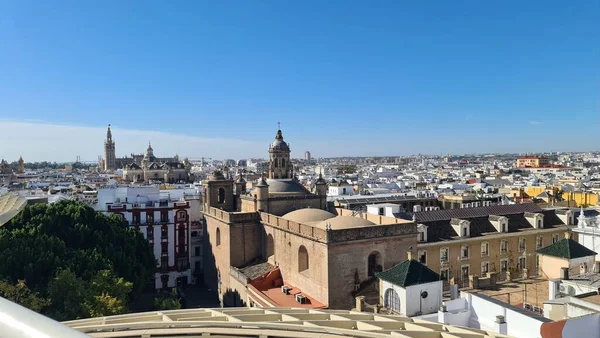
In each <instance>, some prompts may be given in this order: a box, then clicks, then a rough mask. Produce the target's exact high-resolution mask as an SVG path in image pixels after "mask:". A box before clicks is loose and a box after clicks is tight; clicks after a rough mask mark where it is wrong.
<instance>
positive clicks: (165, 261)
mask: <svg viewBox="0 0 600 338" xmlns="http://www.w3.org/2000/svg"><path fill="white" fill-rule="evenodd" d="M160 268H161V269H162V270H163V271H167V270H169V256H163V257H161V258H160Z"/></svg>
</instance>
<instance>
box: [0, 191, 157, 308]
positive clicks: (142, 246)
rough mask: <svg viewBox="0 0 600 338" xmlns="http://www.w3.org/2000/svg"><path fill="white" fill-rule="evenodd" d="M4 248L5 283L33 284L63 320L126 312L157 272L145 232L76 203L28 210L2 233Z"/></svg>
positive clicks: (0, 271) (0, 253)
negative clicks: (144, 235)
mask: <svg viewBox="0 0 600 338" xmlns="http://www.w3.org/2000/svg"><path fill="white" fill-rule="evenodd" d="M0 248H2V250H0V261H1V262H2V264H0V279H2V278H4V279H6V280H7V281H8V282H9V283H12V284H16V283H17V281H18V280H27V284H28V286H29V287H30V288H31V290H33V291H34V292H37V293H39V294H40V295H41V296H42V297H44V298H47V299H48V300H49V306H47V307H46V308H45V309H44V310H42V313H44V314H46V315H49V316H51V317H53V318H55V319H59V320H68V319H75V318H84V317H87V316H90V315H102V314H115V313H123V312H126V311H127V304H128V303H129V302H130V301H132V300H135V299H136V297H137V296H139V294H140V293H141V291H142V290H143V288H144V286H145V285H146V283H147V281H148V280H149V279H150V278H151V277H152V275H153V273H154V269H155V267H156V260H155V258H154V254H153V252H152V250H151V248H150V247H149V246H148V242H147V241H146V240H145V239H144V237H143V235H142V234H141V233H140V232H139V231H136V230H135V229H133V228H132V227H130V226H129V225H128V224H127V223H126V222H125V221H124V220H122V219H120V218H118V217H108V216H106V215H103V214H101V213H97V212H95V211H94V210H93V209H92V208H90V207H89V206H87V205H85V204H83V203H80V202H76V201H61V202H58V203H55V204H50V205H46V204H35V205H30V206H27V207H26V208H25V209H24V210H23V211H22V212H21V213H19V215H17V216H16V217H14V218H13V219H12V220H11V221H10V222H9V223H7V224H6V225H5V226H4V227H2V228H0Z"/></svg>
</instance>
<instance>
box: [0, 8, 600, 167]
mask: <svg viewBox="0 0 600 338" xmlns="http://www.w3.org/2000/svg"><path fill="white" fill-rule="evenodd" d="M599 17H600V1H597V0H596V1H574V2H565V1H539V2H538V1H496V2H494V1H460V2H459V1H414V2H412V3H411V2H408V1H362V2H359V1H296V2H292V1H276V0H273V1H258V0H256V1H246V0H244V1H242V0H240V1H213V2H208V1H108V0H106V1H10V2H9V1H2V0H0V135H1V134H5V136H4V137H2V136H0V142H3V144H6V143H5V142H7V141H8V142H10V140H9V139H7V138H8V136H6V134H7V133H9V132H12V133H15V132H18V133H19V134H20V135H31V134H34V133H42V134H43V135H45V136H43V135H42V136H39V137H36V138H35V139H36V142H33V141H31V140H29V139H28V138H27V137H25V138H26V139H27V140H20V141H19V143H16V142H15V143H14V144H12V147H10V149H2V150H0V156H3V157H7V158H11V157H14V156H16V155H17V154H26V155H27V156H29V157H30V158H32V159H53V158H56V159H57V160H62V159H63V158H65V159H71V158H74V156H75V154H74V152H78V153H79V154H80V155H82V157H84V158H92V159H94V158H96V156H97V155H99V154H101V152H102V138H103V134H104V132H103V130H104V129H105V126H106V124H108V123H112V124H113V125H114V126H116V128H118V129H120V130H122V131H121V134H120V136H121V138H119V134H117V135H115V137H116V138H117V139H118V140H119V141H120V142H119V143H117V153H118V154H126V153H129V152H132V151H135V152H141V151H143V150H144V149H145V146H146V143H147V138H152V137H157V135H160V137H161V140H159V139H156V140H153V144H154V145H155V146H154V148H155V151H156V152H157V154H158V155H160V153H159V150H162V151H163V152H165V153H169V154H170V153H173V152H179V153H182V152H183V155H185V156H192V157H199V156H207V157H218V158H224V157H235V158H241V157H246V156H264V155H265V154H266V146H267V145H268V142H270V141H271V139H272V138H273V136H274V134H275V130H276V126H277V124H276V123H277V121H281V122H282V129H283V130H284V135H285V137H286V139H288V140H289V141H290V142H291V144H292V149H293V152H294V153H293V155H295V156H301V155H302V153H303V152H304V150H311V151H312V152H313V154H314V155H316V156H336V155H338V156H342V155H405V154H414V153H436V154H437V153H440V152H443V153H447V152H450V153H464V152H486V151H490V152H492V151H524V152H525V151H546V150H562V151H565V150H594V149H596V150H597V149H598V130H599V128H600V99H599V97H600V96H599V94H600V20H599V19H598V18H599ZM17 122H18V123H17ZM15 123H17V124H15ZM44 125H45V127H44ZM65 125H68V126H69V128H70V127H71V126H73V125H75V126H81V129H80V130H79V131H78V132H75V131H73V132H72V134H71V138H76V140H75V141H77V143H78V144H79V146H80V147H81V149H69V148H67V149H61V150H60V151H58V152H56V151H55V152H53V153H52V156H50V154H49V153H48V152H47V151H46V150H43V149H44V148H43V147H40V144H39V143H40V142H43V143H44V144H45V146H47V147H49V148H48V149H49V150H50V149H56V147H57V146H58V144H59V143H60V142H63V143H64V142H66V141H65V140H60V138H61V137H65V136H64V135H61V134H60V133H61V131H63V130H64V128H65ZM16 126H19V127H18V128H17V127H16ZM15 128H17V130H15ZM52 128H54V129H52ZM61 128H62V129H61ZM86 128H87V129H86ZM40 130H43V131H42V132H40ZM69 130H73V129H72V128H71V129H69ZM92 130H94V132H91V131H92ZM127 130H130V131H131V130H133V131H131V132H133V133H134V134H136V135H139V138H134V137H131V139H130V138H129V137H130V136H131V135H130V134H128V131H127ZM3 131H4V132H3ZM144 132H146V134H144ZM157 132H161V133H160V134H157ZM124 135H127V138H125V137H124ZM176 135H179V136H182V135H183V136H185V137H187V138H189V140H196V141H197V142H198V143H194V142H196V141H190V142H191V145H188V146H185V147H184V146H181V149H180V150H179V149H178V145H177V142H174V141H173V140H175V139H176V138H177V136H176ZM92 136H93V137H92ZM146 136H147V137H146ZM95 137H99V138H100V139H99V140H98V139H94V138H95ZM2 138H4V140H3V139H2ZM124 138H125V139H124ZM167 138H172V140H171V141H170V142H167V141H166V139H167ZM215 139H220V140H223V141H222V142H234V143H232V145H231V147H226V149H222V148H221V147H220V143H221V142H213V140H215ZM225 140H226V141H225ZM237 141H240V142H239V145H240V147H239V149H238V148H236V147H235V146H234V144H235V142H237ZM161 142H162V143H165V144H166V143H170V144H172V145H170V146H168V147H167V146H165V147H163V148H164V149H161V148H160V144H161ZM63 143H60V144H63ZM9 144H10V143H9ZM206 144H208V145H209V146H205V145H206ZM84 145H85V146H84ZM195 145H197V147H196V146H195ZM3 148H5V147H3ZM81 153H83V154H81Z"/></svg>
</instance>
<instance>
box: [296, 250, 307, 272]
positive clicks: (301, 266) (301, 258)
mask: <svg viewBox="0 0 600 338" xmlns="http://www.w3.org/2000/svg"><path fill="white" fill-rule="evenodd" d="M308 267H309V265H308V251H306V247H305V246H304V245H300V248H299V249H298V272H302V271H306V270H308Z"/></svg>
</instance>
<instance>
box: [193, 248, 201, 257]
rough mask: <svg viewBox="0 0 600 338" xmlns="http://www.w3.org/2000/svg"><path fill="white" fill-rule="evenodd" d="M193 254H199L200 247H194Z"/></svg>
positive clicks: (197, 255)
mask: <svg viewBox="0 0 600 338" xmlns="http://www.w3.org/2000/svg"><path fill="white" fill-rule="evenodd" d="M194 256H196V257H199V256H200V247H199V246H197V247H195V248H194Z"/></svg>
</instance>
